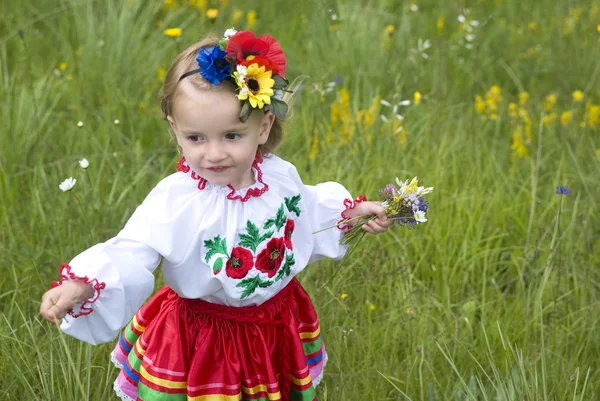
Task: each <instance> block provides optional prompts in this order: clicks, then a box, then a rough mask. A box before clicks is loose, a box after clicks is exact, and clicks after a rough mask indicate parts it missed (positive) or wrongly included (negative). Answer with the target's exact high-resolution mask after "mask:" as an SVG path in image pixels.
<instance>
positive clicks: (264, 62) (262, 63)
mask: <svg viewBox="0 0 600 401" xmlns="http://www.w3.org/2000/svg"><path fill="white" fill-rule="evenodd" d="M254 63H256V64H258V66H259V67H265V71H272V72H273V74H277V72H278V71H279V67H277V64H275V63H274V62H272V61H271V59H268V58H266V57H264V56H254V58H253V59H252V60H248V58H246V60H244V61H242V62H241V63H240V64H241V65H243V66H244V67H248V66H249V65H250V64H254Z"/></svg>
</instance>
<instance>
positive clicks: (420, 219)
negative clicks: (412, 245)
mask: <svg viewBox="0 0 600 401" xmlns="http://www.w3.org/2000/svg"><path fill="white" fill-rule="evenodd" d="M415 220H416V221H417V224H418V223H425V222H426V221H427V219H426V218H425V212H424V211H422V210H419V211H417V212H415Z"/></svg>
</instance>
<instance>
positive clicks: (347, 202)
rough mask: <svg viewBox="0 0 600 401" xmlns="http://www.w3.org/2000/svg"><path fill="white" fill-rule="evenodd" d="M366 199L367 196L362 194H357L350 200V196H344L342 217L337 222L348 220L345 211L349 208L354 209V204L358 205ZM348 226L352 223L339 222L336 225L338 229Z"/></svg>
mask: <svg viewBox="0 0 600 401" xmlns="http://www.w3.org/2000/svg"><path fill="white" fill-rule="evenodd" d="M366 200H367V197H366V196H364V195H359V196H358V198H356V199H355V200H352V199H350V198H346V199H344V206H345V207H346V208H345V209H344V210H342V219H341V220H340V221H338V224H340V223H343V222H344V221H346V220H349V219H350V218H349V217H348V216H347V215H346V213H345V212H347V211H348V210H350V209H354V208H355V207H356V205H358V204H359V203H361V202H364V201H366ZM350 227H352V224H350V223H347V224H340V225H339V226H338V228H339V229H340V230H347V229H349V228H350Z"/></svg>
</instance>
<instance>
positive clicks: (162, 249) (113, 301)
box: [52, 184, 173, 344]
mask: <svg viewBox="0 0 600 401" xmlns="http://www.w3.org/2000/svg"><path fill="white" fill-rule="evenodd" d="M169 196H170V195H169V191H168V190H165V188H164V186H163V188H161V186H160V184H159V186H157V187H156V188H155V189H154V190H153V191H152V192H151V193H150V194H149V195H148V197H147V198H146V200H144V202H143V203H142V204H141V205H140V206H138V208H137V209H136V210H135V212H134V213H133V215H132V216H131V218H130V219H129V221H128V222H127V224H126V225H125V227H124V228H123V230H122V231H121V232H119V234H118V235H117V236H116V237H114V238H111V239H109V240H108V241H106V242H104V243H100V244H97V245H94V246H93V247H91V248H89V249H87V250H85V251H84V252H82V253H81V254H79V255H77V256H76V257H75V258H73V260H71V261H70V262H69V263H68V264H63V265H62V266H61V269H60V274H61V277H62V280H60V281H56V282H54V283H53V284H52V286H53V287H55V286H57V285H61V284H63V283H64V282H66V281H68V280H81V281H84V282H85V283H88V284H90V285H91V286H92V287H93V288H94V295H93V296H92V297H91V298H90V299H88V300H86V301H84V302H83V304H81V305H78V306H76V307H74V308H73V309H72V310H70V311H69V313H68V314H67V316H66V317H65V318H64V319H63V321H62V323H61V326H60V327H61V329H62V330H63V331H64V332H65V333H66V334H69V335H71V336H73V337H75V338H77V339H79V340H82V341H85V342H88V343H90V344H100V343H104V342H108V341H111V340H113V339H114V338H115V337H116V336H117V335H118V334H119V331H120V330H121V328H122V327H123V326H125V325H126V324H127V323H128V321H129V320H130V319H131V318H132V317H133V315H134V314H135V312H136V311H137V310H138V309H139V308H140V307H141V305H142V304H143V302H144V301H145V300H146V298H148V297H149V296H150V295H151V293H152V291H153V289H154V275H153V272H154V270H155V269H156V268H157V267H158V265H159V264H160V262H161V260H162V257H163V256H165V257H167V255H168V254H169V252H171V251H172V250H171V249H169V247H170V245H169V244H172V242H173V241H170V240H169V231H168V229H166V228H167V226H168V225H169V224H168V223H169V221H168V220H169V218H168V217H165V215H166V214H167V213H168V210H165V207H164V205H165V202H167V201H168V199H167V198H168V197H169Z"/></svg>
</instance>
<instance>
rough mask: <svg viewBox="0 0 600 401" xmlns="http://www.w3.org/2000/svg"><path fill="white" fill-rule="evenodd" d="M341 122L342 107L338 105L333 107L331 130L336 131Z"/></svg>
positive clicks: (335, 104)
mask: <svg viewBox="0 0 600 401" xmlns="http://www.w3.org/2000/svg"><path fill="white" fill-rule="evenodd" d="M339 121H340V106H338V105H337V103H334V104H332V105H331V129H332V130H335V129H336V128H337V124H338V122H339Z"/></svg>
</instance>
